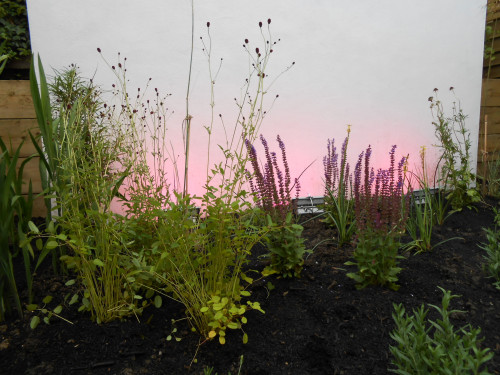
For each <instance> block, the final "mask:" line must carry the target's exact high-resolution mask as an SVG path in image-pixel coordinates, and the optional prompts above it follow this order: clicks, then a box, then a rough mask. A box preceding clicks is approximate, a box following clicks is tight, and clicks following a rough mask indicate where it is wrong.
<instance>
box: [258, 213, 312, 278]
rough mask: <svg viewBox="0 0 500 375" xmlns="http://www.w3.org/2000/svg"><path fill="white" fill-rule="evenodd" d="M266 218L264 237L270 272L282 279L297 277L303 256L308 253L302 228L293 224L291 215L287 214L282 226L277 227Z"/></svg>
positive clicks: (302, 262)
mask: <svg viewBox="0 0 500 375" xmlns="http://www.w3.org/2000/svg"><path fill="white" fill-rule="evenodd" d="M267 218H268V228H269V229H270V231H269V233H268V234H267V235H266V236H265V237H264V240H265V243H266V245H267V249H268V250H269V253H270V255H269V257H270V258H271V265H270V269H269V270H270V271H275V272H278V273H279V274H281V275H282V276H283V277H299V276H300V273H301V271H302V266H303V264H304V255H305V254H307V253H310V252H311V251H310V250H307V249H306V246H305V244H304V241H305V240H304V238H302V231H303V230H304V227H303V226H302V225H300V224H296V223H294V222H293V215H292V213H291V212H289V213H288V215H287V217H286V219H285V222H284V223H283V226H279V225H278V224H276V223H274V222H273V221H272V220H271V217H270V216H267Z"/></svg>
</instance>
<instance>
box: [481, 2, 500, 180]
mask: <svg viewBox="0 0 500 375" xmlns="http://www.w3.org/2000/svg"><path fill="white" fill-rule="evenodd" d="M486 28H487V30H486V37H485V42H484V46H485V59H484V62H483V86H482V92H481V115H480V119H479V145H478V146H479V147H478V158H477V160H478V163H477V174H478V175H479V176H485V175H486V176H488V165H491V164H492V162H495V161H497V160H499V161H500V0H488V9H487V15H486Z"/></svg>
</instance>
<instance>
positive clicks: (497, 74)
mask: <svg viewBox="0 0 500 375" xmlns="http://www.w3.org/2000/svg"><path fill="white" fill-rule="evenodd" d="M487 76H488V67H484V68H483V78H486V77H487ZM489 77H490V78H494V79H496V78H500V66H493V67H492V68H491V71H490V76H489Z"/></svg>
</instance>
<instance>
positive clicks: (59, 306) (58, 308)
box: [52, 305, 63, 315]
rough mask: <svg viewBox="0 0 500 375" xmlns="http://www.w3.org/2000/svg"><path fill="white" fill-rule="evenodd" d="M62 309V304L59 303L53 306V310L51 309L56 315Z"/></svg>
mask: <svg viewBox="0 0 500 375" xmlns="http://www.w3.org/2000/svg"><path fill="white" fill-rule="evenodd" d="M62 309H63V308H62V306H61V305H58V306H56V308H55V309H54V310H52V311H54V313H56V314H58V315H59V314H60V313H61V311H62Z"/></svg>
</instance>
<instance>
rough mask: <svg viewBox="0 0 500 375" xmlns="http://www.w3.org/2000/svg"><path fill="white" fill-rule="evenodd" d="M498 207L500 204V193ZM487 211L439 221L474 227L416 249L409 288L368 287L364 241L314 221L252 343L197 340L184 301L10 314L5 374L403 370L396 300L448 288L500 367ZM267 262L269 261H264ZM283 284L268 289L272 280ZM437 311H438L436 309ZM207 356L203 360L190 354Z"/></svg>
mask: <svg viewBox="0 0 500 375" xmlns="http://www.w3.org/2000/svg"><path fill="white" fill-rule="evenodd" d="M490 204H494V205H496V202H493V203H492V202H490ZM477 208H478V210H477V211H475V210H464V211H463V212H459V213H456V214H454V215H452V216H451V217H450V218H448V220H447V221H446V222H445V224H444V226H442V227H439V228H435V232H434V233H435V238H434V243H438V242H439V241H441V240H443V239H445V238H451V237H457V236H459V237H462V239H459V240H452V241H450V242H447V243H445V244H443V245H441V246H438V247H436V248H434V249H433V250H432V251H431V252H428V253H424V254H419V255H409V254H406V257H407V259H404V260H402V261H401V264H400V265H401V267H403V268H404V270H403V271H402V272H401V273H400V278H399V284H400V285H401V288H400V289H399V290H398V291H397V292H395V291H392V290H388V289H384V288H381V287H368V288H366V289H364V290H361V291H358V290H356V288H355V283H354V281H353V280H351V279H349V278H348V277H346V272H345V269H349V270H350V271H351V270H353V268H352V267H347V266H345V265H344V262H346V261H347V260H349V258H350V257H351V255H352V251H353V248H352V247H345V248H343V249H340V250H338V249H336V247H335V244H334V243H332V242H329V243H321V244H319V243H320V242H321V241H323V240H325V239H329V238H331V237H332V236H333V235H334V231H333V230H332V229H330V228H328V227H327V226H326V224H324V223H322V222H320V221H319V220H312V221H309V222H308V223H307V224H305V227H306V229H305V231H304V236H305V238H307V245H308V246H309V248H312V247H314V246H315V245H317V244H319V245H318V246H317V247H316V249H315V251H314V253H313V254H311V255H310V256H309V257H308V259H307V260H306V265H305V267H304V270H303V273H302V277H301V278H300V279H278V278H275V277H270V278H269V279H267V280H265V282H260V283H259V284H258V285H255V286H254V287H253V291H252V300H254V301H259V302H260V303H261V305H262V308H263V309H264V310H265V311H266V313H265V314H261V313H260V312H257V311H251V312H249V313H248V314H247V316H248V324H247V325H246V327H245V330H246V332H247V333H248V335H249V342H248V343H247V344H242V342H241V332H239V331H233V332H231V333H230V334H228V337H227V343H226V344H225V345H224V346H222V345H220V344H219V343H218V342H216V341H215V340H214V341H212V342H208V343H205V344H204V345H202V346H201V347H199V349H198V351H197V345H198V342H199V337H198V336H197V335H196V334H194V333H191V332H190V330H189V327H188V324H187V322H186V321H185V320H181V321H179V322H177V324H176V328H177V330H178V331H177V332H176V333H175V336H176V337H177V338H180V339H181V340H180V341H179V342H177V341H175V340H171V341H167V340H166V338H167V336H168V335H170V334H172V329H173V326H172V322H171V321H172V319H181V318H182V317H183V316H184V315H183V308H182V306H181V305H180V304H178V303H176V302H173V301H168V302H167V303H164V305H163V306H162V308H161V309H156V308H154V307H152V308H149V309H148V310H146V311H145V312H144V314H143V315H142V316H141V317H140V320H141V322H140V323H139V322H137V321H136V320H134V319H130V320H128V321H123V322H118V321H117V322H112V323H110V324H105V325H97V324H95V323H93V322H92V321H90V319H89V317H88V315H86V314H82V313H78V312H77V311H76V309H77V307H76V306H75V305H73V306H65V307H64V310H63V311H62V313H61V315H63V316H64V317H65V318H67V319H69V320H70V321H72V322H73V323H74V324H73V325H70V324H68V323H66V322H64V321H61V320H57V319H54V318H53V319H52V320H51V324H50V325H45V324H43V323H41V324H40V325H39V326H38V328H37V329H36V330H31V329H30V327H29V321H30V319H31V316H30V315H29V313H28V314H26V317H25V318H24V319H23V320H19V319H18V320H14V319H12V320H9V321H7V322H4V323H0V335H1V336H0V373H2V374H38V375H41V374H126V375H129V374H202V373H203V369H204V368H205V367H207V366H210V367H213V368H214V370H215V371H214V374H215V372H218V373H219V374H220V375H222V374H224V375H225V374H227V373H228V372H229V371H230V372H231V373H232V374H233V375H234V374H237V373H238V367H239V361H240V356H242V355H243V356H244V361H243V366H242V369H241V374H259V375H263V374H294V375H299V374H356V375H360V374H387V373H389V372H388V368H391V362H390V361H391V355H390V352H389V346H390V345H391V344H393V342H392V340H391V338H390V336H389V333H390V332H391V330H392V329H393V328H394V322H393V319H392V317H391V315H392V312H393V306H392V304H393V303H403V304H404V306H405V307H406V310H407V311H408V310H410V311H411V310H412V309H414V308H417V307H418V306H420V304H422V303H426V304H427V303H431V304H435V305H438V306H440V305H441V297H442V293H441V291H440V290H439V289H438V288H437V286H441V287H443V288H445V289H447V290H450V291H452V293H453V294H457V295H460V297H459V298H456V299H454V300H453V301H452V304H451V307H452V308H454V309H459V310H463V311H465V314H457V315H456V316H455V317H454V319H453V321H452V322H453V324H454V325H455V327H460V326H463V325H465V324H469V323H470V324H471V325H472V326H473V327H481V328H482V333H481V336H482V337H483V338H484V341H483V343H482V347H489V348H491V349H492V351H493V352H494V353H495V356H494V358H493V360H491V361H490V362H489V364H488V368H489V370H490V372H492V373H494V374H500V291H499V290H497V289H495V288H494V287H493V286H492V280H491V279H488V278H487V277H486V275H485V274H484V272H483V269H482V266H483V263H484V259H483V253H484V251H483V250H481V249H480V248H479V247H478V245H479V244H480V243H481V242H484V241H485V236H484V233H483V230H482V228H483V227H491V226H492V225H493V213H492V211H491V207H490V206H489V205H487V204H484V203H482V204H479V205H477ZM261 267H262V264H261ZM50 275H51V274H50V273H49V270H46V271H45V272H44V273H42V274H41V275H39V276H38V278H37V280H36V285H35V291H36V293H37V296H38V297H39V298H40V299H41V298H43V296H45V295H47V294H51V295H54V296H59V298H62V297H63V296H64V295H65V294H66V293H69V288H68V287H66V286H65V285H64V283H65V281H66V279H64V278H60V277H54V276H50ZM268 281H271V283H272V284H273V285H274V287H275V288H274V289H273V290H269V289H267V288H266V285H267V282H268ZM429 316H430V317H431V318H433V319H435V318H437V316H436V315H435V314H434V312H431V313H430V315H429ZM195 356H196V359H197V362H196V363H193V364H192V365H191V367H190V363H191V362H192V360H193V358H194V357H195Z"/></svg>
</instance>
